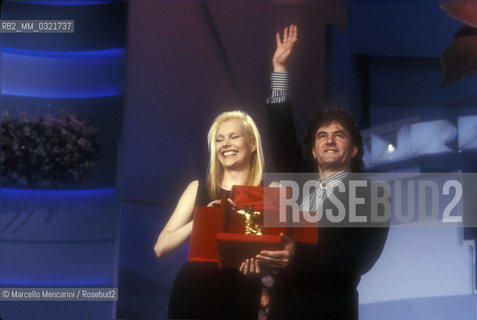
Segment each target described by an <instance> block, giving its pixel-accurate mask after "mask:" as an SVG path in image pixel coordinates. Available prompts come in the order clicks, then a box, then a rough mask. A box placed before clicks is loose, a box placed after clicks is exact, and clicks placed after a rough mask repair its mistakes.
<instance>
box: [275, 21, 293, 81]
mask: <svg viewBox="0 0 477 320" xmlns="http://www.w3.org/2000/svg"><path fill="white" fill-rule="evenodd" d="M297 34H298V28H297V26H296V25H293V24H292V25H290V26H289V27H286V28H285V29H283V37H282V38H281V37H280V33H279V32H277V34H276V35H275V37H276V41H277V49H276V50H275V54H274V55H273V58H272V64H273V71H274V72H286V66H285V65H286V62H287V59H288V57H289V56H290V54H291V52H292V49H293V46H294V45H295V43H296V41H297Z"/></svg>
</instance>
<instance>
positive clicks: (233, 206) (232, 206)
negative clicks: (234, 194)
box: [207, 198, 237, 211]
mask: <svg viewBox="0 0 477 320" xmlns="http://www.w3.org/2000/svg"><path fill="white" fill-rule="evenodd" d="M227 202H228V204H229V205H230V209H232V211H235V210H237V205H236V204H235V202H233V201H232V199H230V198H228V199H227ZM221 203H222V200H221V199H219V200H214V201H212V202H211V203H209V204H208V205H207V207H220V204H221Z"/></svg>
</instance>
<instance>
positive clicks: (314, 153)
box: [311, 148, 316, 159]
mask: <svg viewBox="0 0 477 320" xmlns="http://www.w3.org/2000/svg"><path fill="white" fill-rule="evenodd" d="M311 151H312V152H313V158H314V159H316V152H315V148H313V149H311Z"/></svg>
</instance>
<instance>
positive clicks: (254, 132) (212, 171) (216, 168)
mask: <svg viewBox="0 0 477 320" xmlns="http://www.w3.org/2000/svg"><path fill="white" fill-rule="evenodd" d="M228 120H238V121H240V123H241V124H242V127H243V129H244V131H245V133H246V134H248V138H249V141H250V142H255V145H256V150H255V151H254V152H253V153H252V158H251V159H250V172H249V174H248V177H247V180H246V181H245V185H250V186H258V185H259V184H260V182H261V180H262V173H263V167H264V162H265V161H264V158H263V149H262V141H261V140H260V133H259V132H258V129H257V125H256V124H255V122H254V121H253V119H252V118H251V117H250V116H249V115H248V114H246V113H245V112H243V111H229V112H224V113H221V114H220V115H219V116H217V118H215V120H214V123H213V124H212V126H211V127H210V129H209V134H208V135H207V140H208V144H209V153H210V161H209V168H208V170H207V194H208V195H209V199H211V200H212V199H217V198H218V197H219V196H220V184H221V182H222V179H223V177H224V168H223V167H222V165H221V164H220V162H219V160H218V158H217V154H216V152H215V137H216V135H217V130H218V128H219V126H220V125H221V124H222V123H224V122H225V121H228Z"/></svg>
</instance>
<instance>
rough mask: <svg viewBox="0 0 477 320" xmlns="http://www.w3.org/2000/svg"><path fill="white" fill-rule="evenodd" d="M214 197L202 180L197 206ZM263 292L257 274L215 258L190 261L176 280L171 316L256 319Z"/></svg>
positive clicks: (176, 317) (172, 294) (206, 202)
mask: <svg viewBox="0 0 477 320" xmlns="http://www.w3.org/2000/svg"><path fill="white" fill-rule="evenodd" d="M222 192H223V193H228V191H225V190H222ZM212 200H213V199H212ZM212 200H210V199H208V196H207V192H206V187H205V184H203V183H202V181H199V188H198V190H197V197H196V203H195V204H196V206H206V205H207V204H208V203H210V201H212ZM260 295H261V285H260V279H259V278H258V277H255V276H250V275H247V276H245V275H243V274H241V273H240V272H239V271H238V270H237V269H230V268H223V269H221V268H219V267H218V265H217V263H213V262H195V261H188V262H186V263H185V264H184V265H183V266H182V268H181V269H180V270H179V273H178V274H177V276H176V279H175V280H174V284H173V287H172V291H171V296H170V300H169V318H170V319H257V315H258V308H259V304H260Z"/></svg>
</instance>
